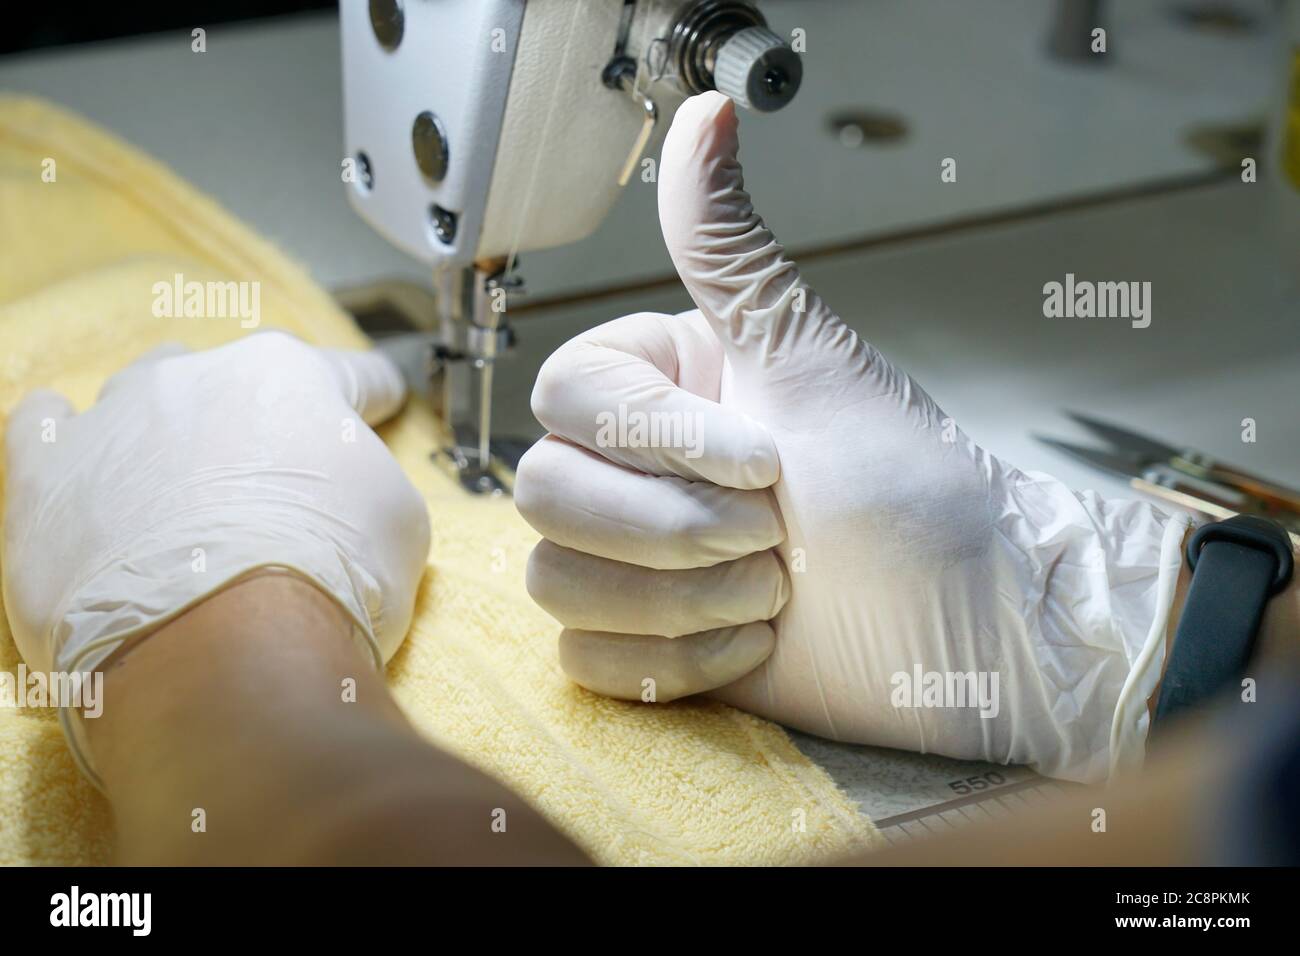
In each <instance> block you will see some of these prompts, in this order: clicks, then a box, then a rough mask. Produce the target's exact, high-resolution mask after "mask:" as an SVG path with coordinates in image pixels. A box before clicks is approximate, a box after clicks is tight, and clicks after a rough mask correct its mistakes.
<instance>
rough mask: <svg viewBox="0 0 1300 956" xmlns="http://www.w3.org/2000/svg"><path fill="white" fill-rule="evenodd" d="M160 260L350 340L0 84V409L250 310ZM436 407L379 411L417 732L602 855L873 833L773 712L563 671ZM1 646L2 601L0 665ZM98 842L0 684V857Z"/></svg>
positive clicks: (90, 818)
mask: <svg viewBox="0 0 1300 956" xmlns="http://www.w3.org/2000/svg"><path fill="white" fill-rule="evenodd" d="M48 180H52V181H48ZM357 228H358V229H360V228H362V226H361V225H360V224H359V223H358V226H357ZM345 239H346V237H343V236H340V237H339V241H340V242H342V241H345ZM177 273H180V274H182V275H183V276H184V277H185V279H186V280H199V281H204V280H208V279H222V280H227V281H228V280H236V281H240V280H250V281H251V280H255V281H258V282H260V283H261V314H262V317H263V318H262V327H263V328H266V327H272V326H274V327H278V328H283V329H286V330H288V331H291V332H293V333H295V334H297V335H299V336H301V337H302V338H304V339H307V340H309V341H312V342H316V343H320V344H328V345H335V346H364V345H365V342H364V339H363V337H362V336H361V335H360V333H359V332H358V331H357V330H356V328H355V327H354V326H353V325H352V323H351V321H350V320H349V319H348V318H347V316H346V315H344V314H343V313H342V312H340V311H339V309H338V308H337V307H336V306H335V305H334V303H333V301H332V300H331V299H330V297H329V296H328V295H327V294H326V293H325V292H324V291H323V290H321V289H320V288H319V287H317V286H316V285H315V284H314V283H313V282H312V281H311V280H310V279H309V278H308V277H307V275H306V274H305V273H304V272H303V271H302V270H301V269H299V268H298V267H297V266H295V265H294V264H292V263H291V262H289V261H288V260H287V258H286V257H285V256H284V255H283V254H281V253H280V252H278V251H277V250H276V249H274V248H273V247H272V246H271V245H269V244H268V243H267V242H266V241H264V240H263V239H261V238H259V237H258V236H257V235H255V234H254V233H252V232H251V231H250V230H248V229H247V228H245V227H244V226H243V225H241V224H240V223H238V222H236V221H235V220H234V219H232V218H231V217H230V216H229V215H227V214H226V213H225V212H223V211H222V210H221V209H220V208H218V207H217V206H216V205H215V204H214V203H213V202H212V201H210V200H209V199H207V198H205V197H203V196H201V195H199V194H198V193H197V192H196V191H195V190H194V189H192V188H191V187H189V186H188V185H187V184H185V183H184V182H182V181H180V180H179V179H177V178H176V177H175V176H174V175H172V174H171V173H170V172H168V171H167V170H166V169H164V168H162V167H161V166H159V165H158V164H156V163H155V162H153V161H152V160H150V159H148V158H147V157H145V156H143V155H141V154H140V153H138V152H136V151H135V150H133V149H131V148H130V147H128V146H127V145H125V144H123V143H121V142H120V141H118V140H116V139H114V138H112V137H111V136H109V135H107V134H106V133H105V132H103V131H102V130H99V129H96V128H94V127H91V126H90V125H88V124H87V123H85V122H84V121H82V120H80V119H78V118H75V117H73V116H70V115H68V114H67V113H65V112H63V111H61V110H59V109H57V108H55V107H53V106H51V105H50V104H47V103H44V102H40V101H37V100H33V99H28V98H19V97H7V96H0V411H3V413H5V414H6V415H7V413H8V411H9V410H10V409H12V408H13V406H14V404H15V403H16V402H17V401H18V399H19V398H20V397H21V396H22V395H23V393H25V392H26V391H27V390H28V389H30V388H32V387H35V386H48V387H51V388H55V389H58V390H59V391H61V392H63V393H64V394H66V395H67V396H68V397H69V398H70V399H71V400H72V402H73V403H74V404H75V405H76V406H77V407H79V408H84V407H85V406H87V405H89V404H90V403H92V402H93V401H94V398H95V395H96V393H97V391H98V389H99V386H100V384H101V383H102V381H103V380H104V379H105V378H106V377H107V376H108V375H109V374H110V373H112V372H113V371H114V370H115V369H117V368H119V367H120V366H122V365H123V364H125V363H126V362H128V361H130V360H131V359H132V358H134V357H135V356H137V355H139V354H140V353H142V352H144V351H146V350H147V349H149V348H150V347H152V346H154V345H156V344H157V343H159V342H163V341H168V340H178V341H181V342H184V343H185V344H187V345H189V346H191V347H193V348H204V347H208V346H212V345H217V344H219V343H221V342H225V341H229V340H230V339H232V338H234V337H236V336H239V335H244V334H249V332H248V331H247V330H245V329H242V328H241V327H240V324H239V320H238V319H237V318H232V319H212V318H208V319H176V318H164V319H159V318H155V317H154V316H153V314H152V311H151V303H152V300H153V293H152V291H151V290H152V287H153V284H154V283H155V282H158V281H171V279H172V277H173V276H174V275H175V274H177ZM435 424H436V423H435V422H434V421H433V420H432V419H431V418H430V416H429V414H428V413H427V412H426V411H425V410H424V409H422V408H420V407H411V408H408V410H407V411H406V412H404V413H403V415H402V416H401V417H400V418H399V419H398V420H397V421H395V422H393V423H391V424H389V425H388V426H386V427H385V428H384V429H382V431H381V433H382V435H383V437H384V439H385V440H386V441H387V442H388V444H389V446H390V447H391V448H392V450H393V453H394V454H395V455H396V456H397V458H398V460H399V461H400V462H401V463H402V465H403V467H404V468H405V469H406V472H407V474H408V475H410V477H411V479H412V481H414V482H415V484H416V486H417V487H418V488H420V489H421V490H422V491H423V492H424V494H425V496H426V498H427V500H428V506H429V512H430V515H431V517H432V521H433V528H434V534H433V545H432V548H431V550H430V554H429V569H428V572H427V573H426V575H425V579H424V584H423V587H422V589H421V592H420V596H419V606H418V608H417V613H416V620H415V624H414V626H413V627H412V630H411V634H410V635H409V637H408V639H407V641H406V644H405V645H404V646H403V648H402V650H401V651H399V653H398V654H397V656H396V658H394V660H393V661H392V663H391V664H390V666H389V669H388V677H389V682H390V685H391V687H392V690H393V693H394V694H395V695H396V697H397V700H398V701H399V702H400V704H401V706H402V708H403V709H404V710H405V711H406V713H407V714H408V715H409V716H410V718H411V720H412V721H413V722H414V723H415V724H416V725H417V726H418V727H419V728H420V730H421V731H422V732H423V733H425V734H426V735H427V736H428V737H429V738H430V739H432V740H434V741H435V742H436V743H438V744H439V745H440V746H442V747H444V748H446V749H448V750H450V751H451V752H453V753H456V754H458V755H460V756H461V757H462V758H463V759H465V760H467V761H468V762H470V763H472V764H474V765H476V766H478V767H480V768H482V769H483V770H485V771H487V772H488V773H490V774H493V775H494V776H496V777H497V778H498V779H500V780H502V781H504V782H505V783H506V784H508V785H509V786H510V787H512V788H513V789H515V790H516V791H517V792H519V793H520V794H521V795H523V796H524V797H525V798H527V799H528V800H530V801H531V802H532V803H533V804H534V805H536V806H537V807H538V808H539V809H540V810H541V811H542V812H543V813H544V814H546V815H547V817H548V818H549V819H551V820H552V821H553V822H554V823H555V824H556V825H557V826H559V827H560V828H561V829H563V830H564V831H565V832H567V833H569V834H570V835H571V836H572V837H573V838H574V839H575V840H576V841H577V842H578V843H579V844H580V845H582V846H583V847H584V848H585V849H586V850H587V851H588V852H589V853H590V854H591V855H592V856H593V857H594V858H595V859H596V860H598V861H600V862H602V863H619V864H633V863H747V864H758V863H792V862H800V861H806V860H809V859H812V858H813V857H814V856H819V855H822V854H828V853H835V852H843V851H848V850H852V849H855V848H863V847H866V846H870V845H874V844H875V843H876V842H877V841H878V840H879V836H878V835H877V834H876V832H875V831H874V829H873V828H872V826H871V824H870V823H868V822H867V821H866V820H865V819H864V818H862V817H861V816H860V815H859V814H858V813H857V812H856V810H855V807H854V806H853V804H852V803H851V802H850V801H849V800H848V799H847V798H846V797H845V796H844V795H843V794H842V793H840V792H839V791H838V790H837V789H836V787H835V786H834V784H833V783H832V782H831V780H830V779H829V778H828V777H827V775H826V774H825V773H824V772H823V771H822V770H821V769H819V768H817V767H816V766H814V765H813V764H811V763H810V762H809V761H808V760H807V759H806V758H805V757H804V756H803V755H802V754H800V753H799V751H798V750H797V749H796V748H795V747H794V746H793V744H792V743H791V742H790V740H789V738H788V737H787V736H786V734H785V733H784V731H782V730H781V729H780V728H779V727H777V726H775V725H773V724H770V723H768V722H766V721H763V720H759V719H757V718H754V717H751V716H749V715H746V714H742V713H740V712H738V711H735V710H732V709H731V708H729V707H726V706H723V705H721V704H714V703H680V702H679V703H675V704H672V705H666V706H658V707H654V706H646V705H638V704H628V703H622V702H618V701H612V700H606V699H603V698H600V697H597V696H595V695H592V694H589V693H587V692H586V691H583V690H582V689H580V688H578V687H575V686H574V685H572V684H570V683H568V682H567V681H566V680H565V678H564V676H563V674H562V673H561V671H560V669H559V666H558V664H557V660H556V652H555V640H556V634H557V627H556V625H555V622H554V621H552V620H551V619H550V618H549V617H547V616H546V615H545V614H544V613H543V612H542V611H540V610H538V609H537V608H536V607H535V606H534V605H533V604H532V603H531V602H530V601H529V599H528V596H527V593H526V592H525V590H524V586H523V576H524V575H523V569H524V562H525V559H526V558H527V555H528V552H529V550H530V549H531V547H532V545H533V544H534V543H535V541H536V535H535V534H534V533H533V532H532V530H531V529H530V528H528V526H527V525H526V524H524V522H523V521H522V520H521V519H520V518H519V517H518V515H517V514H516V512H515V510H514V508H513V506H512V505H511V503H510V502H509V501H507V500H483V499H472V498H469V497H467V496H465V495H464V494H463V493H462V492H461V491H460V490H459V489H458V488H457V487H456V486H455V484H454V483H453V482H452V481H450V480H449V479H448V478H447V477H446V476H444V475H443V474H442V473H441V472H440V471H438V470H437V469H436V468H435V467H434V466H433V465H432V464H431V463H430V462H429V460H428V454H427V453H428V451H429V449H430V447H431V442H432V436H433V434H434V427H435ZM17 664H18V655H17V651H16V650H15V648H14V644H13V639H12V637H11V635H10V633H9V629H8V624H7V621H6V620H3V619H0V668H7V669H9V670H11V671H12V670H13V669H14V668H15V667H16V666H17ZM112 843H113V839H112V823H111V816H110V813H109V812H108V808H107V805H106V803H105V802H104V800H103V798H102V797H100V796H99V794H98V793H96V792H95V791H94V790H93V789H92V788H91V787H90V785H89V784H88V783H86V782H85V781H84V780H83V779H81V778H80V777H79V776H78V774H77V772H76V771H75V769H74V768H73V764H72V761H71V759H70V757H69V755H68V753H67V751H66V749H65V747H64V745H63V741H62V737H61V736H60V732H59V724H58V721H57V719H56V718H55V715H54V714H53V712H50V711H36V710H13V709H7V708H0V863H9V864H12V863H60V864H76V863H104V862H107V861H108V860H109V859H110V856H111V852H112Z"/></svg>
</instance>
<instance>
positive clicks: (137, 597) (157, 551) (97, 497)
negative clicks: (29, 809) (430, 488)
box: [4, 332, 429, 779]
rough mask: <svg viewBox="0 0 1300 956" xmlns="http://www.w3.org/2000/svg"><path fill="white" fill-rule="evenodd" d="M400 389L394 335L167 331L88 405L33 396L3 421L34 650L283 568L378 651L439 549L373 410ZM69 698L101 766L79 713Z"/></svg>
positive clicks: (17, 573) (72, 729)
mask: <svg viewBox="0 0 1300 956" xmlns="http://www.w3.org/2000/svg"><path fill="white" fill-rule="evenodd" d="M403 396H404V386H403V384H402V380H401V376H400V375H399V374H398V372H397V370H396V369H395V368H394V367H393V366H392V364H391V363H390V362H389V361H388V359H387V358H385V357H384V356H382V355H380V354H379V353H376V352H343V351H325V350H318V349H315V348H313V347H311V346H309V345H306V344H304V343H302V342H300V341H298V340H297V339H295V338H292V337H291V336H288V335H285V334H283V333H278V332H267V333H261V334H258V335H253V336H250V337H247V338H244V339H241V340H239V341H237V342H234V343H232V344H230V345H226V346H222V347H221V348H216V349H211V350H209V351H205V352H196V353H192V354H191V353H186V352H184V351H183V350H182V349H180V347H179V346H177V347H164V348H162V349H159V350H156V351H155V352H152V353H149V354H147V355H145V356H144V357H143V358H141V359H140V360H138V361H137V362H135V363H134V364H132V365H130V366H128V367H127V368H125V369H123V370H122V371H121V372H119V373H118V374H117V375H115V376H113V377H112V378H111V379H109V380H108V382H107V383H106V384H105V385H104V387H103V389H102V391H101V392H100V395H99V400H98V401H97V402H96V403H95V405H94V406H93V407H91V408H89V409H87V410H86V411H85V412H82V413H81V414H79V415H78V414H74V412H73V409H72V407H71V405H70V404H69V403H68V401H67V400H66V399H64V398H63V397H62V396H60V395H57V394H55V393H53V392H49V391H37V392H32V393H31V394H29V395H28V396H26V397H25V398H24V399H23V401H22V402H20V403H19V405H18V406H17V407H16V408H15V409H14V411H13V413H12V414H11V415H10V416H9V421H8V424H7V427H6V430H5V447H6V466H5V468H6V472H5V473H6V508H5V526H4V603H5V611H6V613H7V614H8V617H9V623H10V627H11V628H12V630H13V634H14V640H15V642H16V643H17V645H18V649H19V651H20V652H21V653H22V655H23V658H24V659H25V661H26V662H27V665H28V666H29V667H30V668H32V669H34V670H39V671H47V672H48V671H50V670H58V671H65V672H90V671H93V670H95V669H96V668H97V667H98V666H99V665H100V664H101V663H102V662H103V661H104V660H105V659H107V658H108V657H109V655H111V654H112V653H113V651H114V650H116V649H117V648H118V647H119V646H120V645H121V644H122V642H123V641H124V640H126V639H127V638H129V637H131V636H133V635H136V634H139V633H141V632H143V631H146V630H149V629H152V628H155V627H157V626H159V625H160V624H163V623H165V622H166V621H168V620H170V619H171V618H174V617H176V616H177V615H178V614H180V613H181V612H183V611H185V610H186V609H187V608H188V607H191V606H192V605H194V604H195V603H197V602H199V601H201V600H202V599H203V598H205V597H207V596H208V595H210V594H212V593H213V592H215V591H218V590H220V589H221V588H223V587H225V586H226V585H227V584H229V583H231V582H232V581H233V580H235V579H236V578H239V577H241V576H243V575H245V574H247V573H248V572H249V571H252V570H255V569H258V568H268V567H274V568H282V569H285V570H287V571H289V572H292V573H296V574H298V575H301V576H303V577H304V578H307V579H309V580H310V581H312V582H313V583H314V584H316V585H317V586H318V587H320V588H321V590H323V591H324V592H325V593H326V594H328V595H329V596H330V597H332V598H333V599H334V600H335V601H336V602H337V603H338V604H339V605H340V607H341V608H342V609H343V610H344V611H345V612H346V613H347V614H348V616H349V617H350V618H351V619H352V621H353V624H354V632H355V635H356V637H357V639H358V641H359V642H360V644H361V645H362V646H363V648H364V649H365V650H366V651H367V653H368V654H369V655H370V656H371V657H372V658H373V660H374V663H375V665H376V666H377V667H378V666H382V663H383V662H384V661H386V660H387V659H388V658H389V657H391V656H392V655H393V653H394V652H395V651H396V650H397V647H398V646H399V645H400V644H401V642H402V639H403V637H404V636H405V634H406V631H407V628H408V626H409V624H410V620H411V614H412V607H413V604H414V600H415V592H416V587H417V585H418V584H419V580H420V575H421V573H422V571H423V568H424V564H425V559H426V557H427V554H428V549H429V521H428V514H427V511H426V509H425V506H424V502H423V500H422V498H421V497H420V495H419V493H418V492H417V491H416V490H415V488H414V487H413V486H412V485H411V483H410V482H409V481H408V480H407V478H406V476H405V474H404V473H403V472H402V470H401V469H400V468H399V467H398V465H397V462H396V461H395V460H394V459H393V457H392V456H391V455H390V454H389V452H388V450H387V448H385V447H384V444H383V442H381V441H380V440H379V438H378V437H377V436H376V435H375V433H374V432H373V431H371V430H370V428H368V427H367V424H366V423H372V424H375V423H378V422H380V421H382V420H384V419H385V418H387V417H389V416H390V415H392V414H393V413H394V412H395V411H396V410H397V409H398V408H399V407H400V406H401V403H402V399H403ZM61 715H62V716H63V717H64V720H65V724H64V726H65V729H67V730H69V739H70V742H71V743H72V744H73V751H74V754H76V755H77V757H78V760H79V761H80V762H81V763H82V766H83V769H86V770H87V772H88V773H89V774H90V775H91V777H92V779H94V775H93V772H92V771H90V769H89V768H88V767H87V766H86V765H85V762H84V751H83V749H82V748H81V746H80V744H81V741H80V727H79V724H77V723H76V722H75V720H74V721H71V722H70V721H69V714H68V711H67V709H66V708H65V709H64V710H63V711H61Z"/></svg>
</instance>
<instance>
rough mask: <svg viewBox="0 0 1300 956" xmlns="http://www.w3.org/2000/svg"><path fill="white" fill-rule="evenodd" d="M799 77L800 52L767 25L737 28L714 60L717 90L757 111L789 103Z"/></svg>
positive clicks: (800, 66)
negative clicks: (791, 47)
mask: <svg viewBox="0 0 1300 956" xmlns="http://www.w3.org/2000/svg"><path fill="white" fill-rule="evenodd" d="M802 80H803V63H802V61H801V60H800V59H799V54H797V53H795V52H794V50H792V49H790V45H789V44H787V43H786V42H785V41H784V40H782V39H781V38H780V37H779V36H777V35H776V34H775V33H773V32H772V31H771V30H769V29H768V28H767V27H760V26H753V27H746V28H745V29H743V30H737V31H736V32H735V33H733V34H732V35H731V36H729V37H727V39H726V42H724V43H723V44H722V46H721V47H720V48H719V49H718V51H717V54H716V56H715V59H714V63H713V85H714V86H715V87H716V88H717V90H718V92H719V93H724V94H726V95H727V96H729V97H731V98H732V99H733V100H735V101H736V103H737V104H739V105H740V106H744V107H746V108H748V109H752V110H757V111H759V112H760V113H770V112H772V111H773V110H779V109H780V108H781V107H783V106H785V105H786V104H787V103H789V102H790V100H792V99H794V95H795V93H796V92H798V90H799V83H800V82H801V81H802Z"/></svg>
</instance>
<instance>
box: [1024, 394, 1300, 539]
mask: <svg viewBox="0 0 1300 956" xmlns="http://www.w3.org/2000/svg"><path fill="white" fill-rule="evenodd" d="M1066 415H1068V416H1069V417H1070V418H1072V419H1074V421H1076V422H1078V423H1079V424H1080V425H1082V426H1083V427H1084V428H1086V429H1088V430H1089V431H1090V432H1092V433H1093V434H1094V435H1096V436H1097V437H1098V438H1100V439H1102V440H1103V441H1104V442H1106V444H1107V446H1108V447H1105V448H1093V447H1089V446H1086V445H1077V444H1075V443H1073V442H1067V441H1061V440H1060V439H1058V438H1050V437H1047V436H1044V435H1035V436H1034V437H1035V438H1037V439H1038V440H1039V441H1040V442H1042V443H1043V444H1045V445H1048V446H1049V447H1051V448H1054V449H1056V450H1057V451H1060V452H1064V453H1065V454H1067V455H1069V456H1071V457H1072V458H1075V459H1077V460H1079V461H1082V462H1084V463H1085V464H1087V465H1089V466H1091V467H1093V468H1097V469H1100V470H1102V471H1106V472H1110V473H1111V474H1114V475H1118V476H1120V477H1121V478H1124V479H1126V480H1127V481H1128V483H1129V485H1130V486H1132V487H1133V488H1135V489H1137V490H1139V491H1142V492H1145V493H1147V494H1152V495H1155V496H1156V497H1159V498H1163V499H1165V500H1166V501H1171V502H1173V503H1174V504H1179V505H1182V506H1183V507H1187V508H1192V509H1193V510H1196V511H1200V512H1202V513H1204V514H1208V515H1210V516H1212V517H1215V518H1225V517H1230V516H1231V515H1233V514H1255V515H1261V516H1263V517H1265V518H1271V519H1273V520H1274V521H1276V522H1278V523H1279V524H1281V525H1283V526H1284V527H1285V528H1286V529H1287V530H1288V531H1290V532H1291V536H1292V538H1293V539H1295V540H1300V491H1297V490H1295V489H1294V488H1288V487H1286V486H1285V485H1281V484H1278V483H1277V482H1274V481H1271V480H1269V479H1267V478H1262V477H1260V476H1259V475H1253V474H1251V473H1250V472H1247V471H1243V470H1242V469H1240V468H1237V467H1236V466H1234V465H1229V464H1227V463H1226V462H1222V461H1219V460H1218V459H1216V458H1214V457H1213V456H1211V455H1207V454H1205V453H1204V452H1200V451H1196V450H1194V449H1190V448H1180V447H1178V446H1175V445H1170V444H1167V443H1165V442H1162V441H1159V440H1157V439H1154V438H1148V437H1147V436H1145V435H1140V434H1138V433H1136V432H1133V431H1129V430H1128V429H1126V428H1121V427H1120V426H1118V425H1112V424H1110V423H1108V422H1103V421H1099V420H1097V419H1095V418H1091V417H1089V416H1087V415H1084V414H1081V413H1079V412H1072V411H1067V412H1066Z"/></svg>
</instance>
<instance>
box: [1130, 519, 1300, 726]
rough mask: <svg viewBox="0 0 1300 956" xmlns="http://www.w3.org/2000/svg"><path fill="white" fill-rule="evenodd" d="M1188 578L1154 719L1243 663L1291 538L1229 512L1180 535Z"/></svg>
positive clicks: (1200, 697)
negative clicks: (1185, 538) (1186, 536)
mask: <svg viewBox="0 0 1300 956" xmlns="http://www.w3.org/2000/svg"><path fill="white" fill-rule="evenodd" d="M1187 563H1188V566H1189V567H1190V568H1191V569H1192V582H1191V585H1190V586H1189V587H1188V590H1187V600H1186V602H1185V603H1184V604H1183V613H1182V616H1181V617H1180V618H1179V620H1178V632H1177V634H1175V635H1174V646H1173V650H1172V651H1171V652H1170V655H1169V662H1168V664H1167V665H1166V667H1165V674H1164V677H1163V678H1162V679H1161V683H1160V697H1159V699H1158V700H1157V702H1156V715H1155V720H1156V723H1157V724H1158V723H1160V722H1161V721H1163V720H1165V719H1166V718H1168V716H1169V715H1170V714H1175V713H1178V712H1179V711H1181V710H1184V709H1186V708H1188V707H1191V706H1193V705H1195V704H1198V703H1200V702H1201V701H1204V700H1206V699H1207V698H1210V697H1213V696H1214V695H1215V694H1217V693H1218V692H1219V691H1221V690H1223V689H1224V688H1225V687H1226V686H1227V685H1229V684H1230V683H1232V682H1233V681H1235V680H1236V679H1238V678H1239V677H1240V675H1241V674H1242V673H1243V671H1244V670H1245V666H1246V661H1248V660H1249V659H1250V655H1251V652H1252V651H1253V650H1254V647H1255V635H1256V634H1257V633H1258V632H1259V624H1260V620H1261V619H1262V618H1263V616H1264V605H1265V604H1267V603H1268V599H1269V598H1270V597H1272V596H1273V595H1274V594H1277V593H1278V592H1279V591H1281V590H1282V589H1283V588H1284V587H1286V586H1287V584H1288V583H1289V582H1290V580H1291V572H1292V566H1293V563H1294V561H1293V559H1292V555H1291V538H1290V536H1289V535H1288V534H1287V533H1286V530H1285V529H1284V528H1282V526H1281V525H1279V524H1277V523H1275V522H1273V521H1269V520H1268V519H1266V518H1259V517H1256V516H1254V515H1237V516H1236V517H1235V518H1229V519H1228V520H1227V521H1217V522H1215V523H1213V524H1207V525H1205V526H1204V527H1202V528H1199V529H1198V530H1197V531H1196V533H1195V534H1193V535H1192V539H1191V540H1190V541H1188V542H1187Z"/></svg>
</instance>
